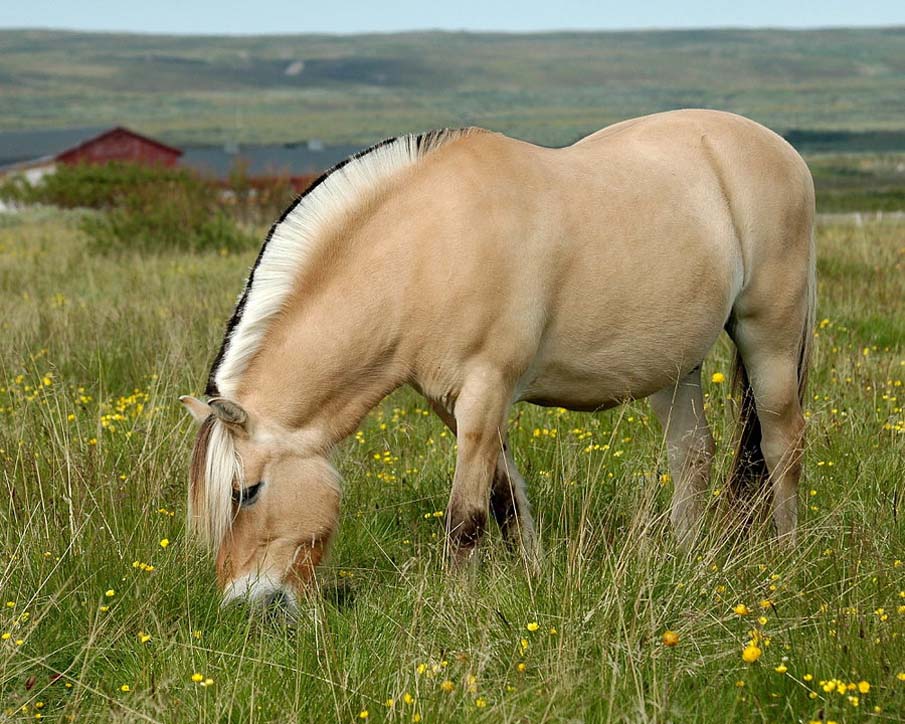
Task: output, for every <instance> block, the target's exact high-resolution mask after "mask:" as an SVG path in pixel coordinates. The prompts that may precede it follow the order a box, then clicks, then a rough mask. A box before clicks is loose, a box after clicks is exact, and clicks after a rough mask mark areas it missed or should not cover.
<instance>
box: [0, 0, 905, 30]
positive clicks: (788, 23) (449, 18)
mask: <svg viewBox="0 0 905 724" xmlns="http://www.w3.org/2000/svg"><path fill="white" fill-rule="evenodd" d="M838 25H905V0H876V1H871V0H863V1H862V2H854V1H852V0H847V1H843V0H819V1H815V0H756V1H755V2H745V1H743V0H736V1H735V2H702V1H700V0H685V1H684V2H683V1H681V0H680V1H679V2H670V1H669V0H652V1H650V2H645V1H644V0H636V1H633V0H621V1H620V2H591V1H590V0H522V2H503V1H502V0H449V2H437V0H418V1H417V2H416V1H415V0H388V1H386V0H385V1H384V2H381V1H380V0H357V1H351V0H320V1H319V2H311V1H310V0H295V1H293V0H252V1H251V2H248V0H245V1H244V2H230V1H228V0H217V1H216V2H214V1H213V0H198V1H197V2H179V1H178V0H151V1H150V2H128V1H124V0H87V1H85V2H70V1H69V0H0V28H22V27H43V28H71V29H79V30H129V31H136V32H159V33H246V34H247V33H306V32H326V33H355V32H369V31H371V32H386V31H392V30H416V29H425V28H442V29H446V30H458V29H467V30H512V31H522V30H552V29H566V28H569V29H573V28H574V29H587V30H590V29H598V28H599V29H621V28H680V27H684V28H688V27H714V26H716V27H725V26H747V27H762V26H774V27H795V28H800V27H827V26H838Z"/></svg>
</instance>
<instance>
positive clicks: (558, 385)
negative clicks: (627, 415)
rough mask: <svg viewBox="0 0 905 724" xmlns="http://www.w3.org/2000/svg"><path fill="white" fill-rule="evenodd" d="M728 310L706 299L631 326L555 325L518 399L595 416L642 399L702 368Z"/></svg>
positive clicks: (597, 321) (600, 322)
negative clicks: (704, 302) (595, 412)
mask: <svg viewBox="0 0 905 724" xmlns="http://www.w3.org/2000/svg"><path fill="white" fill-rule="evenodd" d="M730 305H731V302H730V301H729V300H719V301H717V300H713V303H712V304H711V305H703V307H699V308H698V309H697V310H691V309H685V311H684V312H682V313H681V314H679V315H674V314H672V313H670V312H669V311H667V310H666V309H662V310H658V309H653V310H650V312H651V314H650V315H649V316H643V317H638V316H633V317H632V321H629V320H627V319H619V320H617V319H614V318H609V319H606V318H604V317H603V315H593V314H590V313H588V314H586V316H584V317H583V318H580V320H579V318H575V317H572V318H571V319H570V320H569V321H568V322H566V323H563V324H554V325H552V327H551V329H550V330H549V331H548V334H547V335H546V336H545V339H544V340H543V343H542V344H541V346H540V347H539V349H538V351H537V355H536V356H535V359H534V360H533V362H532V364H531V365H530V366H529V368H528V369H527V370H526V372H525V374H524V375H523V376H522V379H521V381H520V385H519V389H518V399H520V400H524V401H529V402H534V403H536V404H541V405H553V406H558V407H566V408H569V409H575V410H596V409H606V408H608V407H612V406H614V405H617V404H620V403H622V402H625V401H626V400H630V399H640V398H643V397H647V396H648V395H650V394H653V393H654V392H656V391H658V390H661V389H664V388H665V387H669V386H671V385H674V384H675V383H676V382H677V381H678V380H680V379H681V378H682V377H684V376H685V375H687V374H688V373H689V372H690V371H691V370H693V369H694V368H695V367H697V366H698V365H700V364H701V362H702V360H703V359H704V357H705V356H706V355H707V352H708V351H709V349H710V348H711V347H712V346H713V344H714V342H716V340H717V338H718V337H719V335H720V333H721V331H722V329H723V324H724V323H725V320H726V316H727V315H728V311H729V307H730ZM654 306H656V305H654Z"/></svg>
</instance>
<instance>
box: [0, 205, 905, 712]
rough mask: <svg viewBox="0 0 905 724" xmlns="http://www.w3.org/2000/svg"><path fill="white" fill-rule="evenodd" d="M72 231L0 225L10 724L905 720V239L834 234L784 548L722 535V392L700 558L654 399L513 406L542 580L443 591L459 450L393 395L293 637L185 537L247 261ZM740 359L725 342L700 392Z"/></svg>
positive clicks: (30, 219) (3, 653)
mask: <svg viewBox="0 0 905 724" xmlns="http://www.w3.org/2000/svg"><path fill="white" fill-rule="evenodd" d="M78 223H79V222H78V217H77V216H74V215H72V214H68V213H62V212H54V213H51V212H41V213H31V214H25V215H21V216H17V217H0V294H2V299H3V315H2V318H0V329H2V334H3V338H4V342H5V344H3V345H2V347H0V461H2V473H0V498H2V500H0V545H2V547H0V636H3V635H5V634H6V633H9V634H10V635H9V637H7V638H2V639H0V720H2V719H3V718H4V717H5V718H6V719H9V720H22V721H24V720H25V719H34V718H35V717H36V716H37V715H39V714H40V715H41V716H42V717H43V718H45V719H48V720H52V721H167V722H185V721H199V722H204V721H225V720H236V721H262V722H264V721H268V722H269V721H311V722H324V721H361V717H364V716H367V719H368V720H370V721H395V722H410V721H417V720H419V719H420V720H421V721H424V722H447V721H493V722H497V721H512V722H527V721H531V722H539V721H587V722H592V721H607V720H612V721H712V722H726V721H758V722H760V721H763V722H777V721H811V720H818V721H820V720H836V721H846V722H854V721H862V720H863V721H866V720H873V719H877V720H881V721H900V720H902V719H903V717H905V681H903V680H900V678H905V641H903V636H905V566H903V564H902V560H903V559H905V530H903V526H902V523H901V516H902V514H903V510H902V498H903V492H905V484H903V477H905V476H903V473H905V463H903V460H905V455H903V452H905V451H903V447H905V445H903V441H905V421H903V413H902V399H903V380H905V358H903V339H905V320H903V316H902V314H901V311H902V306H901V301H902V298H903V293H905V275H903V273H902V272H903V268H902V267H903V261H905V255H903V242H902V239H903V238H905V237H903V232H905V226H903V225H901V224H898V225H897V224H895V223H890V222H887V223H883V224H872V225H867V226H864V227H860V228H858V227H854V226H843V225H836V226H827V227H823V228H821V229H820V231H819V237H818V242H819V253H820V264H819V276H820V317H819V318H820V319H821V320H823V321H821V323H820V325H819V327H820V328H819V330H818V337H817V340H816V353H815V356H814V371H813V374H812V377H811V380H812V382H811V387H810V390H809V396H810V397H811V398H812V399H811V400H810V402H809V412H808V415H809V420H810V431H809V443H808V451H807V458H806V478H805V481H804V483H803V489H802V493H801V502H802V506H803V510H802V525H801V542H800V544H799V545H798V547H797V548H796V549H794V550H781V549H778V548H776V547H775V546H774V545H772V544H771V541H770V539H769V535H768V534H767V531H764V530H755V531H753V532H752V534H751V535H750V536H747V537H743V538H741V539H735V538H733V537H732V536H730V535H728V534H727V532H726V530H725V527H724V526H723V525H721V512H722V511H721V500H722V490H721V486H722V480H723V476H724V474H725V471H726V469H727V464H728V456H729V450H728V444H727V442H728V438H729V436H730V433H731V425H732V420H733V415H734V403H733V402H732V401H731V400H729V399H727V395H728V390H727V389H726V385H725V384H716V383H712V382H708V386H707V395H708V396H707V407H708V415H709V418H710V420H711V423H712V425H713V428H714V432H715V436H716V438H717V441H718V445H719V448H720V452H719V456H718V459H717V464H716V469H715V476H714V481H713V485H712V501H713V504H712V506H711V510H710V511H709V513H708V514H709V515H710V520H711V525H710V530H711V533H710V534H709V535H708V538H707V540H706V541H704V542H703V543H702V544H701V545H700V546H699V548H698V549H697V550H695V551H694V552H692V553H690V554H687V555H686V554H682V553H681V552H680V551H679V550H677V548H676V546H675V544H674V542H673V540H672V538H671V536H670V532H669V528H668V503H669V495H670V492H671V485H670V484H669V481H668V476H666V466H665V454H664V447H663V444H662V436H661V431H660V430H659V428H658V426H657V424H656V422H655V421H654V420H653V418H652V415H651V413H650V411H649V408H648V406H647V404H646V403H645V402H637V403H632V404H629V405H627V406H625V407H623V408H620V409H617V410H613V411H610V412H607V413H601V414H593V415H591V414H577V413H569V412H565V411H560V410H543V409H540V408H534V407H530V406H523V407H520V408H519V409H517V410H516V412H515V414H514V416H513V420H512V446H513V449H514V451H515V455H516V459H517V461H518V463H519V465H520V467H521V468H522V470H523V472H524V474H525V476H526V478H527V479H528V480H529V487H530V494H531V498H532V501H533V503H534V506H535V512H536V518H537V521H538V528H539V532H540V536H541V538H542V541H543V544H544V548H545V555H544V560H543V566H542V573H541V574H540V575H539V576H538V577H531V576H528V575H527V574H526V572H525V571H524V570H523V568H522V566H521V564H520V563H519V561H518V560H516V559H513V558H511V557H510V556H509V554H508V553H507V552H506V550H505V547H504V546H503V545H502V544H501V543H500V541H499V540H498V539H497V536H495V535H491V537H490V540H489V541H488V545H487V546H486V547H485V548H484V551H483V560H482V563H481V566H480V568H479V570H477V571H474V572H470V573H468V574H464V575H456V576H453V577H452V578H449V577H447V576H446V575H445V574H444V572H443V568H442V565H441V560H440V556H441V552H442V536H443V522H442V518H440V517H438V515H437V512H438V511H442V510H443V509H444V507H445V502H446V495H447V494H448V490H449V479H450V475H451V473H452V466H453V457H454V450H453V446H454V441H453V440H452V438H451V437H450V435H449V434H448V433H447V432H446V431H445V430H444V428H443V427H442V425H441V424H440V423H439V422H438V421H437V420H436V419H435V418H434V417H432V416H431V415H429V414H428V412H427V409H426V405H425V404H424V403H423V402H422V401H421V400H420V399H419V398H418V397H417V396H415V395H414V394H413V393H411V392H408V391H400V392H398V393H396V394H394V395H393V396H391V397H390V398H389V399H388V400H386V401H385V402H384V403H382V404H381V405H380V406H379V407H378V408H377V409H376V410H375V411H374V412H373V413H372V414H371V415H370V416H369V417H368V418H367V421H366V423H365V424H364V426H363V428H362V429H361V430H360V431H359V433H358V434H357V435H356V436H355V437H353V438H351V439H350V440H349V441H348V443H347V444H346V445H345V446H344V447H343V449H342V450H341V452H340V454H339V456H338V460H337V463H338V465H339V467H340V469H341V471H342V472H343V474H344V477H345V498H344V503H343V518H342V522H341V527H340V531H339V534H338V537H337V540H336V543H335V546H334V548H333V551H332V554H331V557H330V559H329V561H328V562H327V564H326V565H325V566H324V567H323V568H322V569H321V570H320V573H319V576H318V581H317V588H316V590H315V591H314V593H313V595H312V596H311V597H310V598H309V599H308V600H306V601H305V602H303V605H302V611H301V615H300V617H299V620H298V621H297V622H296V623H292V622H290V621H287V620H284V619H280V618H268V617H264V616H258V617H249V616H248V615H247V611H245V610H243V609H242V608H239V607H234V608H226V609H221V608H220V605H219V603H220V599H219V595H218V592H217V590H216V586H215V582H214V577H213V567H212V563H211V562H210V561H209V560H207V559H206V558H205V557H204V555H203V554H202V553H201V552H200V551H199V550H197V549H196V548H195V547H194V546H193V545H191V543H190V542H188V541H186V539H185V526H184V516H185V500H184V499H185V477H186V476H185V470H186V466H187V458H188V451H189V446H190V442H191V437H192V434H193V428H192V425H191V423H190V422H189V420H188V419H187V416H186V415H185V414H184V412H183V411H182V410H181V409H180V408H179V405H178V404H177V403H176V396H177V395H178V394H183V393H187V392H196V393H197V392H199V391H200V390H201V388H202V386H203V380H204V377H205V373H206V370H207V365H208V363H209V362H210V359H211V356H212V354H213V353H214V351H215V349H216V347H217V344H218V342H219V339H220V334H221V330H222V324H223V322H224V320H225V319H226V317H227V316H228V313H229V310H230V307H231V304H232V303H233V301H234V299H235V294H236V292H237V291H238V289H239V288H240V287H241V284H242V280H243V277H244V272H245V269H246V268H247V265H248V264H249V263H250V261H251V257H252V256H253V251H249V252H248V253H242V254H241V255H235V254H226V255H221V254H218V253H216V252H211V253H172V254H169V255H159V254H156V255H150V256H143V255H142V254H141V253H139V252H135V253H131V252H128V251H127V252H124V253H123V254H120V255H117V256H114V257H110V256H102V255H96V254H94V253H92V252H91V251H90V243H89V242H88V240H87V239H86V238H85V236H84V234H83V233H81V232H80V231H79V230H78ZM729 359H730V348H729V346H728V344H726V343H721V344H720V345H718V347H717V348H716V349H715V350H714V352H713V354H712V355H711V357H710V358H709V359H708V360H707V363H706V366H705V367H706V375H705V377H706V379H707V380H710V378H711V374H712V373H713V372H720V371H722V372H725V371H726V370H727V368H728V364H729ZM164 540H165V541H167V545H166V546H164V545H162V542H163V541H164ZM739 604H744V605H745V606H746V607H747V608H748V609H750V612H749V613H746V614H744V615H740V614H738V613H736V612H734V610H733V609H734V607H736V606H737V605H739ZM739 610H740V611H743V609H739ZM534 623H536V624H537V626H536V627H535V626H534V625H533V624H534ZM529 624H531V625H530V626H529ZM666 631H672V632H674V633H675V634H677V636H678V642H677V643H676V644H675V645H672V646H668V645H665V644H664V641H663V635H664V633H665V632H666ZM751 641H755V642H756V643H757V645H758V648H759V649H760V650H761V651H762V655H761V656H760V658H759V660H757V661H756V662H754V663H745V662H744V661H743V659H742V650H743V647H744V646H745V645H746V644H748V642H751ZM670 642H672V640H671V641H670ZM900 673H901V674H902V676H901V677H898V675H899V674H900ZM194 674H198V675H200V681H193V675H194ZM195 678H199V677H195ZM208 681H209V682H210V683H208ZM821 682H824V683H823V684H821ZM831 683H832V691H828V690H827V689H828V688H829V687H830V684H831ZM840 683H841V688H842V693H840ZM859 684H860V686H861V689H864V688H867V689H868V691H867V692H866V693H864V692H863V691H862V690H861V689H859ZM125 687H127V689H125Z"/></svg>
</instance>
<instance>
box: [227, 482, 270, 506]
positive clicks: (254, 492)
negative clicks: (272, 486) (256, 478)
mask: <svg viewBox="0 0 905 724" xmlns="http://www.w3.org/2000/svg"><path fill="white" fill-rule="evenodd" d="M263 487H264V481H263V480H262V481H261V482H260V483H255V484H254V485H249V486H248V487H247V488H240V489H239V490H233V502H234V503H235V504H236V505H238V506H241V507H248V506H249V505H251V504H252V503H254V502H255V500H256V499H257V497H258V493H260V492H261V488H263Z"/></svg>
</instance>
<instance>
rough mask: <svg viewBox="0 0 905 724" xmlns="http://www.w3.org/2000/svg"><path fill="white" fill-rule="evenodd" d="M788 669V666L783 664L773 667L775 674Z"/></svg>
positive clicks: (782, 672)
mask: <svg viewBox="0 0 905 724" xmlns="http://www.w3.org/2000/svg"><path fill="white" fill-rule="evenodd" d="M788 670H789V668H788V667H787V666H786V665H785V664H780V665H779V666H777V667H776V668H775V669H774V671H775V672H776V673H777V674H784V673H786V672H787V671H788Z"/></svg>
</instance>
